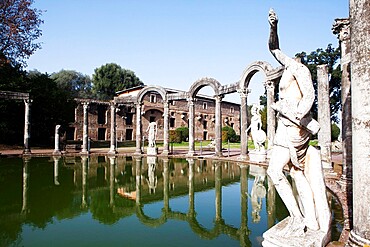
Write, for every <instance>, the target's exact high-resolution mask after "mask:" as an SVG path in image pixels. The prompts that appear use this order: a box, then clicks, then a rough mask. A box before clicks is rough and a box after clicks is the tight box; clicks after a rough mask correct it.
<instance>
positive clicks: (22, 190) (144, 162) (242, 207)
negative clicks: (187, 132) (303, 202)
mask: <svg viewBox="0 0 370 247" xmlns="http://www.w3.org/2000/svg"><path fill="white" fill-rule="evenodd" d="M329 202H330V204H331V208H332V212H333V219H334V220H333V226H332V236H333V239H334V240H336V239H338V237H339V234H340V231H341V227H342V223H341V222H342V220H341V219H342V216H341V208H340V205H339V204H338V203H337V201H336V200H335V199H334V198H333V197H332V196H330V195H329ZM286 216H287V211H286V208H285V206H284V205H283V204H282V202H281V200H280V198H279V196H278V194H277V193H276V191H275V189H274V187H273V185H272V184H271V182H270V181H269V179H268V178H267V175H266V170H265V169H264V168H262V167H259V166H255V165H245V164H243V165H239V164H236V163H232V162H223V161H222V162H221V161H212V160H196V159H194V160H193V159H187V160H186V159H158V158H148V159H146V158H132V157H118V158H108V157H105V156H99V157H98V156H92V157H89V158H81V157H62V158H55V157H43V158H31V159H21V158H0V246H212V247H215V246H261V242H262V240H263V239H262V234H263V232H265V231H266V230H267V229H269V228H270V227H271V226H273V225H274V224H276V223H277V222H279V221H280V220H282V219H283V218H285V217H286Z"/></svg>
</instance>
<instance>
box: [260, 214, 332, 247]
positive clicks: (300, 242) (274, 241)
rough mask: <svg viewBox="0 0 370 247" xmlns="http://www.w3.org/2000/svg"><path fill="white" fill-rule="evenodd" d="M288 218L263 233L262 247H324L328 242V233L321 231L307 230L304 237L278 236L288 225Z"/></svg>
mask: <svg viewBox="0 0 370 247" xmlns="http://www.w3.org/2000/svg"><path fill="white" fill-rule="evenodd" d="M288 221H289V217H287V218H285V219H284V220H282V221H281V222H279V223H278V224H276V225H275V226H273V227H272V228H270V230H268V231H267V232H265V233H264V234H263V235H262V236H263V238H264V240H263V242H262V246H264V247H277V246H281V247H287V246H292V247H306V246H310V247H316V246H317V247H321V246H325V245H326V244H327V243H328V242H329V240H330V231H329V232H328V233H326V232H323V231H312V230H307V232H305V234H304V236H299V237H292V236H289V235H286V236H279V232H280V231H281V230H282V229H284V227H285V226H286V225H287V224H288Z"/></svg>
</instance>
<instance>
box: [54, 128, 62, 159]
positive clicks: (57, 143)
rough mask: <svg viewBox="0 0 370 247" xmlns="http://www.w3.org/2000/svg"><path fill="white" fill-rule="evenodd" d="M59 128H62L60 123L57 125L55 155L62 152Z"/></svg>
mask: <svg viewBox="0 0 370 247" xmlns="http://www.w3.org/2000/svg"><path fill="white" fill-rule="evenodd" d="M59 129H60V125H59V124H58V125H56V126H55V137H54V152H53V154H54V155H60V154H61V152H60V143H59V142H60V139H59Z"/></svg>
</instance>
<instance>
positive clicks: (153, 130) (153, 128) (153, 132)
mask: <svg viewBox="0 0 370 247" xmlns="http://www.w3.org/2000/svg"><path fill="white" fill-rule="evenodd" d="M146 132H149V133H148V142H149V144H148V146H149V147H155V138H156V136H157V123H156V122H151V123H150V124H149V125H148V128H147V129H146Z"/></svg>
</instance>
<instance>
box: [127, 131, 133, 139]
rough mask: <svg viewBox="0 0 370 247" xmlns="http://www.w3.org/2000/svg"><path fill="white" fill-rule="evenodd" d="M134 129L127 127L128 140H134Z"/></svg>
mask: <svg viewBox="0 0 370 247" xmlns="http://www.w3.org/2000/svg"><path fill="white" fill-rule="evenodd" d="M132 133H133V130H132V129H126V141H131V140H132Z"/></svg>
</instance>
